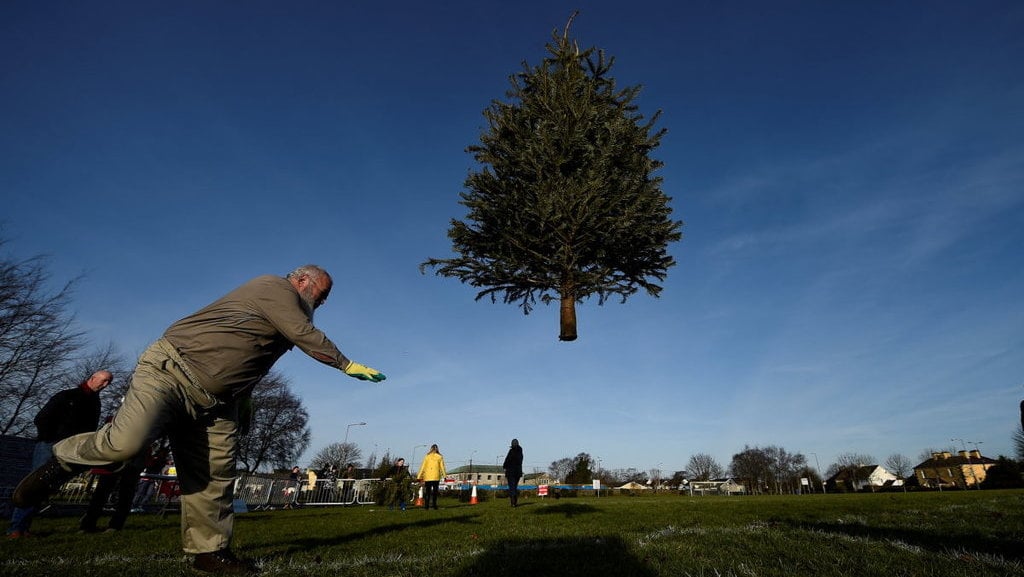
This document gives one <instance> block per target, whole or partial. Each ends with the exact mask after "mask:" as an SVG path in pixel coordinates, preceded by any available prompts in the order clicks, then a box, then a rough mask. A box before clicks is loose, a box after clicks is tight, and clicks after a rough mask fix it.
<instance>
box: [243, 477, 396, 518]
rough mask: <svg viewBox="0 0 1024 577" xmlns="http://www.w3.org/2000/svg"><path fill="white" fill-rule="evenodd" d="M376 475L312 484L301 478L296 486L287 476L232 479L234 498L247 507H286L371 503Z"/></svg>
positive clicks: (325, 480)
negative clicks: (284, 477)
mask: <svg viewBox="0 0 1024 577" xmlns="http://www.w3.org/2000/svg"><path fill="white" fill-rule="evenodd" d="M378 483H380V479H338V480H336V481H329V480H327V479H317V480H316V483H314V484H313V485H312V486H310V485H309V483H308V482H307V481H306V480H305V479H303V480H302V481H301V482H300V483H299V485H298V486H295V484H294V483H293V482H292V481H289V480H288V479H278V478H273V477H267V476H265V475H260V474H258V473H257V474H249V475H242V476H241V477H239V478H238V480H237V481H236V483H235V499H241V500H242V501H244V502H245V505H246V506H247V507H248V508H250V509H255V510H265V509H286V508H292V507H301V506H305V505H309V506H331V505H335V506H337V505H372V504H374V502H375V501H374V498H373V495H374V488H375V486H376V485H377V484H378Z"/></svg>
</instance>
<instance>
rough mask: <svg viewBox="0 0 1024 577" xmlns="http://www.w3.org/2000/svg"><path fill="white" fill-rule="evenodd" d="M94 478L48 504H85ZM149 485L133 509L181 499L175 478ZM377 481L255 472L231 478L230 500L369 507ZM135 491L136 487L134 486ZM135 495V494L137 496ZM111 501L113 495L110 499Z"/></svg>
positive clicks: (85, 477)
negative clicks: (295, 478) (297, 479)
mask: <svg viewBox="0 0 1024 577" xmlns="http://www.w3.org/2000/svg"><path fill="white" fill-rule="evenodd" d="M98 477H99V476H98V475H96V474H93V473H82V474H81V475H78V476H77V477H74V478H73V479H71V480H70V481H68V482H67V483H65V484H64V485H63V486H62V487H61V489H60V490H59V491H58V492H57V493H56V494H54V495H52V496H51V497H50V503H51V504H66V505H86V504H88V503H89V498H90V497H91V496H92V493H93V490H95V488H96V481H97V479H98ZM146 482H148V483H152V484H153V487H152V488H151V489H149V491H148V494H147V495H146V498H145V500H144V501H142V502H136V503H134V504H133V509H135V511H136V512H140V511H139V510H138V509H142V510H146V511H158V512H161V513H163V512H166V511H167V510H168V509H170V508H174V507H177V506H178V505H179V503H180V500H181V492H180V489H179V487H178V482H177V477H176V476H174V475H152V474H144V475H141V476H140V477H139V483H140V484H141V483H146ZM382 482H383V480H381V479H337V480H334V481H330V480H327V479H317V481H316V483H315V484H314V485H313V486H310V485H309V483H308V482H307V481H306V480H305V479H303V480H302V481H301V482H300V483H299V485H298V486H295V484H294V483H293V482H292V481H290V480H288V479H281V478H278V477H271V476H268V475H262V474H259V473H254V474H243V475H241V476H240V477H238V478H237V479H235V488H234V498H235V500H241V501H243V502H245V504H246V507H248V508H249V509H250V510H257V511H259V510H273V509H287V508H292V507H301V506H307V505H308V506H339V505H372V504H375V500H374V495H375V493H376V488H377V486H378V485H379V484H380V483H382ZM136 488H137V489H138V485H137V486H136ZM137 494H138V493H137ZM112 498H113V496H112Z"/></svg>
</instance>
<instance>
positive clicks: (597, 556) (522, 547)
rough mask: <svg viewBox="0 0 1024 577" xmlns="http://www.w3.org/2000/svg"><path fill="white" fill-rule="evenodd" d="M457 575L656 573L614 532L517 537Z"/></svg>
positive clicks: (636, 576) (641, 576)
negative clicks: (567, 536)
mask: <svg viewBox="0 0 1024 577" xmlns="http://www.w3.org/2000/svg"><path fill="white" fill-rule="evenodd" d="M457 575H458V577H504V576H508V577H523V576H524V575H558V576H559V577H595V576H597V575H615V577H654V576H655V575H656V573H655V572H654V571H653V570H652V569H651V568H649V567H647V566H646V565H645V564H644V563H643V562H642V561H641V560H640V559H637V558H636V557H635V556H634V555H632V554H631V553H630V552H629V549H628V548H627V547H626V544H625V542H623V541H622V539H620V538H619V537H617V536H612V537H588V538H586V539H565V538H562V539H550V540H548V539H517V540H512V541H507V542H504V543H501V544H499V545H495V546H493V547H491V548H489V549H487V550H485V551H484V552H483V553H481V554H479V555H478V556H476V557H474V560H473V563H472V564H471V565H470V566H468V567H466V568H465V569H463V570H462V571H461V572H459V573H458V574H457Z"/></svg>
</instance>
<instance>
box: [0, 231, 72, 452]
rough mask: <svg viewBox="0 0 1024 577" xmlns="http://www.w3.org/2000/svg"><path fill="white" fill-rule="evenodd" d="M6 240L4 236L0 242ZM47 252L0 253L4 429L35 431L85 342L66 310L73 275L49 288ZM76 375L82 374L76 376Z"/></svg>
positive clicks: (0, 414)
mask: <svg viewBox="0 0 1024 577" xmlns="http://www.w3.org/2000/svg"><path fill="white" fill-rule="evenodd" d="M4 245H6V241H5V240H4V239H2V238H0V247H3V246H4ZM49 280H50V276H49V273H48V272H47V269H46V262H45V258H44V257H42V256H37V257H33V258H29V259H25V260H15V259H12V258H9V257H6V256H5V257H2V258H0V434H3V435H14V436H26V435H33V434H34V428H33V425H32V419H33V418H34V417H35V415H36V413H37V412H39V409H40V408H41V407H42V406H43V404H45V403H46V401H47V399H49V398H50V397H51V396H52V395H53V393H55V392H56V391H58V390H59V389H60V388H61V387H62V385H63V384H64V383H65V382H66V381H65V379H66V378H67V376H68V373H69V371H68V369H69V362H70V361H71V360H73V357H74V355H75V354H76V353H77V352H78V351H79V350H80V349H81V348H82V346H83V345H84V337H83V333H82V332H80V331H79V330H78V329H76V328H75V327H74V316H73V315H72V313H71V312H70V311H69V310H68V308H69V305H70V302H71V295H72V292H73V288H74V286H75V284H76V283H77V282H78V281H79V280H80V278H75V279H72V280H71V281H68V282H67V283H65V284H64V285H63V286H61V288H59V289H57V290H56V291H53V292H51V291H49V290H48V288H47V287H48V285H49ZM76 378H78V377H76Z"/></svg>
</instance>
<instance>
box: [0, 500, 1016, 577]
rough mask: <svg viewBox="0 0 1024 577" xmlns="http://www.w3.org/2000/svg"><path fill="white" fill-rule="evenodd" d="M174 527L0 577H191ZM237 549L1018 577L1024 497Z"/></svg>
mask: <svg viewBox="0 0 1024 577" xmlns="http://www.w3.org/2000/svg"><path fill="white" fill-rule="evenodd" d="M178 525H179V519H178V517H177V516H176V515H170V516H168V517H159V516H157V515H133V516H132V517H130V518H129V521H128V525H127V527H126V528H125V530H123V531H121V532H119V533H113V534H108V533H99V534H79V533H77V517H59V518H58V517H49V518H47V517H42V518H39V519H37V520H36V523H35V525H34V526H33V529H34V530H35V533H36V535H35V536H33V537H30V538H28V539H17V540H4V542H3V543H0V575H12V576H13V575H17V576H19V577H34V576H44V575H45V576H51V575H60V574H67V575H72V574H73V575H74V576H75V577H81V576H83V575H97V576H99V575H102V576H111V575H114V576H118V577H130V576H133V575H160V576H174V575H193V574H194V573H193V572H192V570H191V569H190V568H189V563H188V561H189V559H188V558H187V556H186V555H184V554H183V553H181V552H180V536H179V529H178ZM101 526H102V525H101ZM234 549H235V551H236V552H237V553H238V554H239V555H240V556H244V557H248V558H252V559H255V560H257V561H258V563H259V565H260V567H261V573H262V574H263V575H289V576H296V575H311V576H329V575H330V576H334V575H346V576H356V577H384V576H389V577H390V576H424V575H429V576H431V577H448V576H451V577H471V576H472V577H476V576H480V577H484V576H488V577H502V576H509V577H512V576H514V577H523V576H531V577H533V576H562V577H577V576H578V577H584V576H586V577H600V576H604V575H614V576H616V577H629V576H637V577H655V576H658V577H660V576H666V577H667V576H673V577H676V576H692V577H729V576H737V577H741V576H742V577H748V576H749V577H753V576H758V577H772V576H780V577H781V576H793V575H808V576H811V575H813V576H815V577H829V576H836V577H839V576H844V577H849V576H864V577H869V576H870V577H877V576H879V575H884V576H887V577H891V576H944V577H945V576H950V577H958V576H963V577H979V576H1007V575H1021V576H1024V491H968V492H949V491H947V492H943V493H886V494H869V495H805V496H760V497H683V496H677V495H658V496H650V497H602V498H593V497H581V498H575V499H560V500H540V499H532V500H529V501H527V502H526V503H525V504H521V506H520V507H519V508H517V509H512V508H511V507H509V506H508V503H507V501H503V500H493V501H492V500H488V501H486V502H483V503H480V504H477V505H468V504H464V503H457V502H456V501H454V500H452V501H447V502H445V501H444V500H442V503H441V509H440V510H438V511H433V510H430V511H426V510H421V509H410V510H408V511H404V512H403V511H389V510H387V509H386V508H383V507H376V506H359V507H344V508H304V509H297V510H289V511H260V512H252V513H244V514H240V515H238V516H237V517H236V525H235V541H234Z"/></svg>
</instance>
